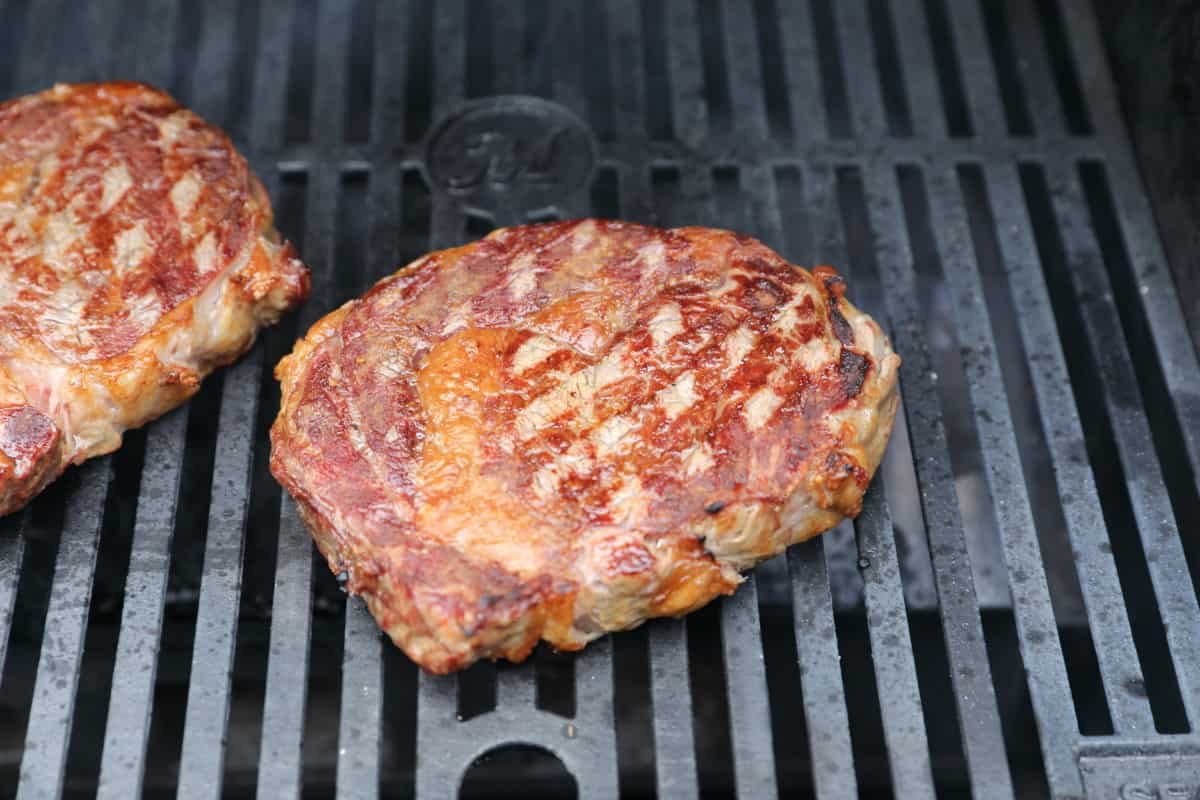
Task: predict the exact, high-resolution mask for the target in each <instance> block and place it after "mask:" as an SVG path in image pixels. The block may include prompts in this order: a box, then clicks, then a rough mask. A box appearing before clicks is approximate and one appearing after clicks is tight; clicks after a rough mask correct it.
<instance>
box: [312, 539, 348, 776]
mask: <svg viewBox="0 0 1200 800" xmlns="http://www.w3.org/2000/svg"><path fill="white" fill-rule="evenodd" d="M310 557H311V558H312V573H313V587H314V590H315V591H316V592H317V596H316V597H315V598H314V602H313V608H312V620H313V622H312V638H311V640H310V642H309V652H308V682H307V684H306V685H305V687H304V692H305V702H304V707H305V709H307V713H306V714H305V716H304V739H303V742H304V744H303V750H302V753H301V763H302V764H303V765H304V777H305V781H304V783H305V784H306V785H305V787H304V789H305V791H304V794H305V796H309V795H310V794H312V793H315V794H317V795H318V796H321V795H322V792H318V791H317V789H318V787H323V790H324V791H323V796H326V797H327V796H329V795H330V794H332V789H333V785H334V778H335V767H336V763H337V762H336V760H335V759H334V758H333V757H332V754H334V753H337V752H338V750H339V749H340V748H341V746H342V743H341V742H339V741H338V738H337V736H338V729H337V727H336V726H333V725H330V724H328V722H327V720H331V719H338V717H339V716H340V697H341V684H342V660H343V655H344V652H343V648H344V645H343V642H344V637H343V632H344V630H345V625H346V609H347V603H346V600H345V595H343V594H341V592H339V591H338V590H337V581H335V580H334V578H333V575H332V573H330V571H329V567H328V565H326V563H325V559H324V558H323V557H322V556H321V555H320V554H319V553H317V551H316V549H315V548H314V549H313V550H312V552H311V556H310Z"/></svg>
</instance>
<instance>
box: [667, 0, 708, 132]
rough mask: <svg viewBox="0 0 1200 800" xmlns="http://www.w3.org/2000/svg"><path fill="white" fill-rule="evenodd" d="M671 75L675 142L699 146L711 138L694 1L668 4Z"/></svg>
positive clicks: (668, 49) (686, 0) (671, 0)
mask: <svg viewBox="0 0 1200 800" xmlns="http://www.w3.org/2000/svg"><path fill="white" fill-rule="evenodd" d="M666 17H667V19H666V23H667V25H666V27H667V31H666V33H667V75H668V84H669V86H670V91H671V119H672V120H673V121H674V138H675V139H676V140H677V141H679V142H682V143H683V144H686V145H691V146H696V145H699V144H700V143H701V142H703V141H704V140H705V137H706V136H707V134H708V109H707V108H706V107H705V105H704V100H703V98H704V58H703V56H702V55H701V53H700V23H699V21H698V20H697V18H696V6H695V3H693V2H691V0H666Z"/></svg>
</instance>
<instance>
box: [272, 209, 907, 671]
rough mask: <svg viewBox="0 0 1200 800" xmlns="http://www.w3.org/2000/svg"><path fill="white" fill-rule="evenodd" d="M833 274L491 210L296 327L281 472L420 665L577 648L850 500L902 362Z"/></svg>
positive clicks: (285, 375) (743, 247) (667, 234)
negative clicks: (504, 221) (469, 235)
mask: <svg viewBox="0 0 1200 800" xmlns="http://www.w3.org/2000/svg"><path fill="white" fill-rule="evenodd" d="M844 288H845V284H844V282H843V281H842V279H841V278H840V277H838V275H837V273H836V272H835V271H834V270H832V269H830V268H828V267H818V268H817V269H815V270H814V271H813V272H812V273H810V272H807V271H805V270H803V269H800V268H798V267H794V266H792V265H791V264H788V263H787V262H786V261H784V260H783V259H782V258H780V256H778V255H777V254H776V253H774V252H772V251H771V250H769V249H768V248H767V247H765V246H763V245H762V244H760V243H758V242H756V241H754V240H753V239H750V238H749V237H745V236H737V235H734V234H732V233H728V232H725V231H718V230H711V229H706V228H681V229H677V230H659V229H656V228H649V227H644V226H640V225H632V224H624V223H618V222H603V221H596V220H584V221H580V222H564V223H549V224H543V225H531V226H525V227H516V228H509V229H505V230H500V231H496V232H494V233H492V234H491V235H490V236H488V237H487V238H486V239H483V240H482V241H479V242H476V243H474V244H470V245H467V246H465V247H460V248H456V249H452V250H444V251H441V252H437V253H433V254H431V255H428V256H426V257H424V258H421V259H419V260H418V261H416V262H415V263H413V264H412V265H410V266H409V267H407V268H406V269H403V270H401V271H400V272H398V273H396V274H395V275H393V276H391V277H389V278H386V279H384V280H382V281H380V282H379V283H378V284H377V285H376V286H375V287H374V288H373V289H371V290H370V291H369V292H368V293H367V294H366V295H365V296H363V297H362V298H360V299H358V300H354V301H352V302H350V303H347V304H346V305H344V306H342V307H341V308H340V309H338V310H336V311H334V312H333V313H331V314H329V315H328V316H326V317H325V318H324V319H322V320H321V321H319V322H318V323H317V324H316V325H314V326H313V328H312V329H311V330H310V331H309V332H308V335H307V336H306V337H305V338H304V339H303V340H302V341H300V342H299V343H298V344H297V345H296V348H295V350H294V351H293V353H292V354H291V355H290V356H288V357H287V358H286V359H284V360H283V361H282V362H281V363H280V364H279V366H278V368H277V370H276V375H277V376H278V377H279V379H280V380H281V381H282V384H283V401H282V403H283V404H282V408H281V410H280V413H279V417H278V419H277V420H276V421H275V424H274V426H273V428H272V430H271V437H272V445H273V447H272V453H271V466H272V470H273V472H274V474H275V475H276V477H278V478H279V480H280V481H281V482H282V483H283V485H284V486H285V487H286V488H287V489H288V491H289V492H290V493H291V494H292V495H293V496H294V497H295V499H296V500H297V501H298V507H299V509H300V512H301V514H302V515H303V517H304V519H305V520H306V522H307V524H308V525H309V527H310V528H311V530H312V533H313V535H314V537H315V538H316V541H317V544H318V546H319V547H320V549H321V552H322V553H323V554H324V555H325V557H326V558H327V559H328V561H329V564H330V567H331V569H333V570H334V571H335V572H343V571H344V572H345V573H346V576H347V577H348V581H347V584H348V589H349V590H350V591H351V592H352V593H354V594H358V595H362V596H363V598H364V599H365V600H366V603H367V605H368V607H369V608H370V610H371V612H372V613H373V614H374V616H375V618H376V620H377V621H378V622H379V624H380V625H381V626H382V627H383V629H384V630H385V631H386V632H387V633H388V634H389V635H390V636H391V637H392V639H393V641H395V642H396V644H398V645H399V646H400V647H401V648H403V649H404V650H405V652H406V653H408V655H409V656H410V657H412V658H413V660H415V661H416V662H417V663H419V664H420V665H421V666H423V667H424V668H426V669H427V670H430V671H432V672H447V671H450V670H454V669H458V668H461V667H464V666H466V665H468V664H470V663H471V662H472V661H474V660H476V659H478V658H481V657H490V658H497V657H505V658H509V659H513V660H520V659H522V658H524V657H525V656H526V655H527V654H528V653H529V651H530V650H531V648H532V647H533V646H534V645H535V644H536V643H537V641H538V640H539V639H545V640H546V641H548V642H550V643H551V644H553V645H554V646H555V647H559V648H565V649H578V648H580V647H582V646H583V645H584V644H586V643H587V642H588V641H589V640H591V639H594V638H596V637H597V636H600V635H601V634H603V633H605V632H606V631H612V630H620V629H624V628H630V627H632V626H635V625H637V624H639V623H640V622H642V621H643V620H645V619H646V618H648V617H655V616H664V615H678V614H684V613H686V612H688V611H691V610H693V609H696V608H698V607H700V606H702V605H704V604H705V603H708V602H709V601H710V600H712V599H713V598H714V597H715V596H716V595H718V594H721V593H730V592H732V591H733V590H734V589H735V587H736V586H737V585H738V583H739V582H740V581H741V576H740V574H739V571H740V570H744V569H746V568H748V567H750V566H752V565H753V564H755V563H757V562H759V561H761V560H762V559H765V558H768V557H770V556H772V555H775V554H777V553H779V552H781V551H782V550H784V549H785V548H786V547H787V546H788V545H789V544H792V543H794V542H798V541H801V540H803V539H807V538H809V537H811V536H814V535H816V534H818V533H821V532H822V531H825V530H827V529H829V528H830V527H832V526H834V525H836V524H837V523H838V521H840V520H841V519H842V518H843V517H845V516H852V515H854V514H856V513H858V510H859V508H860V504H861V499H862V494H863V491H864V490H865V488H866V486H867V483H868V481H869V480H870V478H871V475H872V474H873V472H874V470H875V468H876V466H877V465H878V463H879V460H880V457H881V455H882V453H883V450H884V447H885V445H886V443H887V439H888V435H889V433H890V430H891V425H892V420H893V416H894V414H895V410H896V403H897V394H896V375H897V369H898V367H899V363H900V361H899V358H898V357H897V356H896V355H895V354H894V353H893V352H892V350H891V347H890V345H889V344H888V341H887V339H886V337H885V336H884V334H883V332H882V331H881V330H880V328H879V326H878V325H877V324H876V323H875V322H873V321H872V320H871V319H870V318H868V317H867V316H866V315H864V314H862V313H860V312H859V311H858V310H856V309H855V308H854V307H853V306H852V305H851V304H850V303H849V302H847V301H846V300H845V298H844V297H843V296H842V295H843V291H844Z"/></svg>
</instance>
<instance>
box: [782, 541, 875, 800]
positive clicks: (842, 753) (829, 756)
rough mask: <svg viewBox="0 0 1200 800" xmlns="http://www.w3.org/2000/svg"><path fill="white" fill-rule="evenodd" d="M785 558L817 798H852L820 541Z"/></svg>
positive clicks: (842, 692) (854, 784)
mask: <svg viewBox="0 0 1200 800" xmlns="http://www.w3.org/2000/svg"><path fill="white" fill-rule="evenodd" d="M787 557H788V570H789V572H790V573H791V577H792V619H793V623H794V625H795V632H796V654H797V656H798V657H799V660H800V685H801V690H802V693H803V695H804V721H805V723H806V724H807V726H808V741H809V747H810V748H811V750H812V763H813V781H814V783H815V788H816V791H817V797H820V798H838V797H855V796H857V794H858V781H857V779H856V778H855V775H854V753H853V750H852V749H851V746H850V720H849V717H848V716H847V714H846V687H845V685H844V684H843V682H842V667H841V661H842V657H841V655H840V654H839V652H838V641H837V628H836V627H835V626H834V621H833V595H832V594H831V593H830V590H829V572H828V569H827V568H826V564H825V548H824V543H823V542H822V540H821V539H820V538H816V539H810V540H809V541H807V542H804V543H802V544H798V545H793V546H792V547H791V548H790V549H789V550H788V551H787Z"/></svg>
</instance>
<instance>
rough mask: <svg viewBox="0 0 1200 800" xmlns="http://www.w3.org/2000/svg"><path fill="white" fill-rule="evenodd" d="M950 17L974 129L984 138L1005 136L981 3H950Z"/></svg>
mask: <svg viewBox="0 0 1200 800" xmlns="http://www.w3.org/2000/svg"><path fill="white" fill-rule="evenodd" d="M946 14H947V16H948V17H949V19H950V28H951V31H952V36H953V38H954V41H955V42H956V43H957V44H958V46H957V47H956V48H955V52H956V53H957V54H958V61H959V67H960V69H959V74H960V75H961V76H962V77H963V83H964V85H965V87H966V91H965V92H964V94H965V95H966V98H967V107H968V108H969V109H970V115H971V125H972V130H974V131H975V132H976V134H977V135H978V136H980V137H987V136H994V135H996V134H998V133H999V134H1002V133H1003V132H1005V131H1007V130H1008V127H1007V123H1006V122H1005V118H1004V109H1003V107H1002V106H1001V105H1000V89H999V84H998V83H997V81H996V65H995V63H994V62H993V61H992V55H991V52H992V51H991V48H990V47H989V46H988V39H987V33H986V28H985V26H984V22H983V16H982V15H981V14H980V9H979V2H966V3H961V2H954V0H947V2H946Z"/></svg>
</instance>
